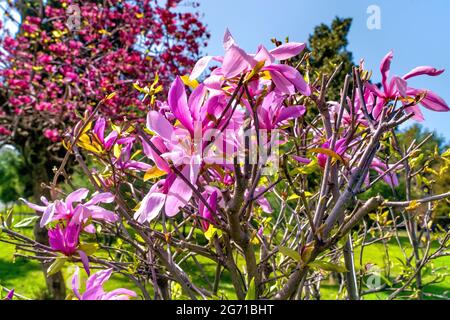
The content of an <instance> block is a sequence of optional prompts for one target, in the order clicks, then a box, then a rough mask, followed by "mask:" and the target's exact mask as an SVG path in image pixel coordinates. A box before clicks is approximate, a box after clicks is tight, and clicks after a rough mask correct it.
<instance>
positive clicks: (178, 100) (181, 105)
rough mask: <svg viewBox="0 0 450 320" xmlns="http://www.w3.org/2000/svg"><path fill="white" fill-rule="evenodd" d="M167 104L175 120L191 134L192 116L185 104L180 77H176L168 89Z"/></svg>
mask: <svg viewBox="0 0 450 320" xmlns="http://www.w3.org/2000/svg"><path fill="white" fill-rule="evenodd" d="M168 103H169V107H170V110H171V111H172V113H173V115H174V116H175V118H177V119H178V120H179V121H180V122H181V124H182V125H183V126H184V127H185V128H186V129H188V130H189V131H190V132H191V133H192V132H193V131H194V127H193V121H192V116H191V112H190V110H189V106H188V102H187V96H186V90H185V88H184V83H183V80H181V78H180V77H176V79H175V80H174V81H173V83H172V86H171V87H170V90H169V96H168Z"/></svg>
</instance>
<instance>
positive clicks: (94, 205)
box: [21, 188, 119, 232]
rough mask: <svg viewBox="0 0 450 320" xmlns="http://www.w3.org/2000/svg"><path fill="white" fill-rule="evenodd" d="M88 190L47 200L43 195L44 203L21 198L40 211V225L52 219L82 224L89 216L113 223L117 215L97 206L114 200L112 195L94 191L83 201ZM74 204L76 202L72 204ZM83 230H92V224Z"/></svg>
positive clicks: (82, 189)
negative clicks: (40, 203)
mask: <svg viewBox="0 0 450 320" xmlns="http://www.w3.org/2000/svg"><path fill="white" fill-rule="evenodd" d="M88 193H89V190H88V189H86V188H81V189H78V190H76V191H74V192H72V193H70V194H69V195H68V196H67V197H66V199H65V200H64V201H63V200H56V201H55V202H49V201H48V200H47V199H46V198H45V197H41V201H42V203H43V204H44V205H42V206H41V205H36V204H33V203H30V202H28V201H27V200H25V199H23V198H22V199H21V200H22V201H23V202H25V203H26V204H27V205H28V206H29V207H30V208H32V209H34V210H36V211H38V212H42V218H41V222H40V225H41V227H44V226H45V225H47V224H49V223H50V222H52V221H57V220H67V221H70V222H72V223H75V224H80V225H83V224H84V223H85V222H87V220H88V219H89V218H92V219H93V220H103V221H107V222H111V223H114V222H116V221H117V220H118V219H119V217H118V216H117V215H116V214H115V213H114V212H112V211H110V210H107V209H104V208H102V207H100V206H98V204H99V203H111V202H113V200H114V195H113V194H111V193H109V192H105V193H96V194H94V195H93V197H92V198H91V200H89V201H87V202H85V203H83V202H82V201H83V200H84V199H85V198H86V197H87V195H88ZM74 204H76V205H75V206H74ZM85 231H87V232H94V231H95V230H94V228H93V226H92V225H88V226H85Z"/></svg>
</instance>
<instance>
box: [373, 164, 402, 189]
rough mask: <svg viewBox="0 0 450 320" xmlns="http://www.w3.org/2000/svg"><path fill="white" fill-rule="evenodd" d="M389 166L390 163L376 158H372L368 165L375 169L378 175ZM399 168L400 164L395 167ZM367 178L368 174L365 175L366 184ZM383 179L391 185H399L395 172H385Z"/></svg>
mask: <svg viewBox="0 0 450 320" xmlns="http://www.w3.org/2000/svg"><path fill="white" fill-rule="evenodd" d="M390 167H391V166H390V165H387V164H386V163H384V162H382V161H381V160H380V159H378V158H374V159H373V161H372V163H371V165H370V168H372V169H373V170H375V171H376V172H377V173H379V174H380V175H382V174H384V173H385V172H386V171H387V170H388V169H389V168H390ZM401 168H402V167H401V166H398V167H397V168H396V169H397V170H399V169H401ZM368 179H369V175H367V178H366V184H369V180H368ZM383 180H384V181H385V182H386V183H387V184H388V185H390V186H392V187H397V186H398V185H399V182H398V177H397V174H396V173H395V172H392V171H391V172H389V173H388V174H386V175H385V176H384V177H383Z"/></svg>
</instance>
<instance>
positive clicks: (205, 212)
mask: <svg viewBox="0 0 450 320" xmlns="http://www.w3.org/2000/svg"><path fill="white" fill-rule="evenodd" d="M202 196H203V197H204V198H205V199H206V200H207V202H208V204H209V206H210V207H211V209H212V210H213V212H210V211H209V209H208V208H207V207H206V206H205V205H204V204H203V202H201V201H200V202H199V204H198V212H199V214H200V216H201V217H202V218H203V219H204V220H203V219H202V220H201V222H200V223H201V225H202V228H203V231H207V230H208V228H209V223H210V222H211V223H214V222H215V219H214V214H215V211H216V209H217V198H218V192H217V191H216V190H214V191H213V192H212V193H211V194H210V195H209V194H208V192H207V191H205V192H204V193H203V194H202Z"/></svg>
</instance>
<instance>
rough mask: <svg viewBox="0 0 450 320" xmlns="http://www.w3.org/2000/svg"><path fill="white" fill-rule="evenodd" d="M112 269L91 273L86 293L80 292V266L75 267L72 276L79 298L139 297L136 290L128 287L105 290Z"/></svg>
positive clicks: (76, 294)
mask: <svg viewBox="0 0 450 320" xmlns="http://www.w3.org/2000/svg"><path fill="white" fill-rule="evenodd" d="M112 271H113V270H112V269H106V270H101V271H99V272H96V273H94V274H93V275H91V276H90V277H89V278H88V279H87V281H86V289H85V291H84V293H80V275H79V268H78V267H76V268H75V272H74V274H73V276H72V290H73V293H74V295H75V297H76V298H77V299H78V300H129V299H130V298H134V297H137V294H136V292H134V291H131V290H128V289H122V288H121V289H116V290H113V291H110V292H105V290H104V289H103V285H104V284H105V282H106V281H108V280H109V278H110V277H111V275H112Z"/></svg>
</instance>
